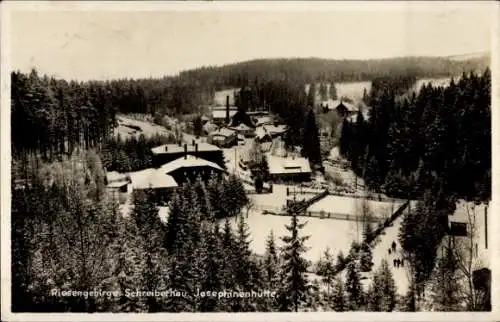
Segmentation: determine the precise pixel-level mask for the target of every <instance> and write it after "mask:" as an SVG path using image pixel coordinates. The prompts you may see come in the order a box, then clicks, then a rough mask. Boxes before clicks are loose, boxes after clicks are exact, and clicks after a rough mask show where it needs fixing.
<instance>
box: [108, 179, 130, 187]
mask: <svg viewBox="0 0 500 322" xmlns="http://www.w3.org/2000/svg"><path fill="white" fill-rule="evenodd" d="M128 184H129V182H128V181H124V180H123V181H113V182H111V183H109V184H108V185H107V186H106V187H108V188H121V187H123V186H126V185H128Z"/></svg>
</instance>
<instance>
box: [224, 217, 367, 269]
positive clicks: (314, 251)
mask: <svg viewBox="0 0 500 322" xmlns="http://www.w3.org/2000/svg"><path fill="white" fill-rule="evenodd" d="M230 221H231V224H232V227H234V229H236V228H237V220H236V219H235V218H232V219H231V220H230ZM246 222H247V224H248V227H249V232H250V240H251V244H250V246H251V248H252V251H254V252H255V253H257V254H260V255H263V254H264V253H265V250H266V240H267V237H268V236H269V234H270V232H271V230H272V231H273V233H274V236H275V238H276V244H277V245H278V246H281V245H283V243H282V241H281V239H280V237H282V236H287V235H288V234H289V232H288V231H287V230H286V227H285V225H289V224H290V217H288V216H274V215H263V214H262V212H261V211H251V212H250V213H249V215H248V218H246ZM299 222H300V223H303V222H307V224H306V225H305V226H304V228H303V229H302V231H301V234H302V235H303V236H310V237H309V239H308V240H307V241H306V243H305V244H306V246H307V247H308V250H307V252H306V253H305V258H307V259H308V260H310V261H313V262H316V261H317V260H319V258H320V257H321V256H322V255H323V253H324V251H325V250H326V248H327V247H329V248H330V252H331V254H333V255H335V256H336V254H337V253H338V252H339V251H342V252H343V253H344V255H346V254H347V253H348V251H349V247H350V245H351V242H352V241H353V240H357V238H358V236H359V238H361V229H360V228H359V227H356V222H354V221H345V220H331V219H319V218H310V217H299ZM358 230H359V233H358Z"/></svg>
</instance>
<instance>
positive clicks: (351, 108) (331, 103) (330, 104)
mask: <svg viewBox="0 0 500 322" xmlns="http://www.w3.org/2000/svg"><path fill="white" fill-rule="evenodd" d="M321 106H322V107H328V109H329V110H331V109H337V108H339V107H340V106H344V107H345V108H346V109H347V110H348V111H349V112H356V111H357V110H358V109H357V108H356V106H354V104H351V103H348V102H346V101H341V100H332V99H329V100H327V101H323V102H321Z"/></svg>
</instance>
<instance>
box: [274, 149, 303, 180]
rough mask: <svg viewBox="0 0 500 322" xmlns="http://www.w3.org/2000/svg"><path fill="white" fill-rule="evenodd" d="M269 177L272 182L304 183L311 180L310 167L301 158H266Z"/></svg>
mask: <svg viewBox="0 0 500 322" xmlns="http://www.w3.org/2000/svg"><path fill="white" fill-rule="evenodd" d="M267 162H268V166H269V176H270V178H271V180H272V181H273V182H290V181H292V182H304V181H310V180H311V173H312V171H311V165H310V164H309V160H308V159H306V158H302V157H279V156H275V155H269V156H268V157H267Z"/></svg>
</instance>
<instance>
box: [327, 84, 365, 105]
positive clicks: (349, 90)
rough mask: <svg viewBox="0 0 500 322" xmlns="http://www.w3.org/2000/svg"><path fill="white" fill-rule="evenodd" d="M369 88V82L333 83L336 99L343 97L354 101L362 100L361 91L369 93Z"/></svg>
mask: <svg viewBox="0 0 500 322" xmlns="http://www.w3.org/2000/svg"><path fill="white" fill-rule="evenodd" d="M371 87H372V83H371V82H347V83H335V88H336V90H337V96H338V97H342V96H345V97H348V98H350V99H352V100H354V101H359V100H361V99H362V98H363V91H364V89H365V88H366V92H367V93H370V89H371Z"/></svg>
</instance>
